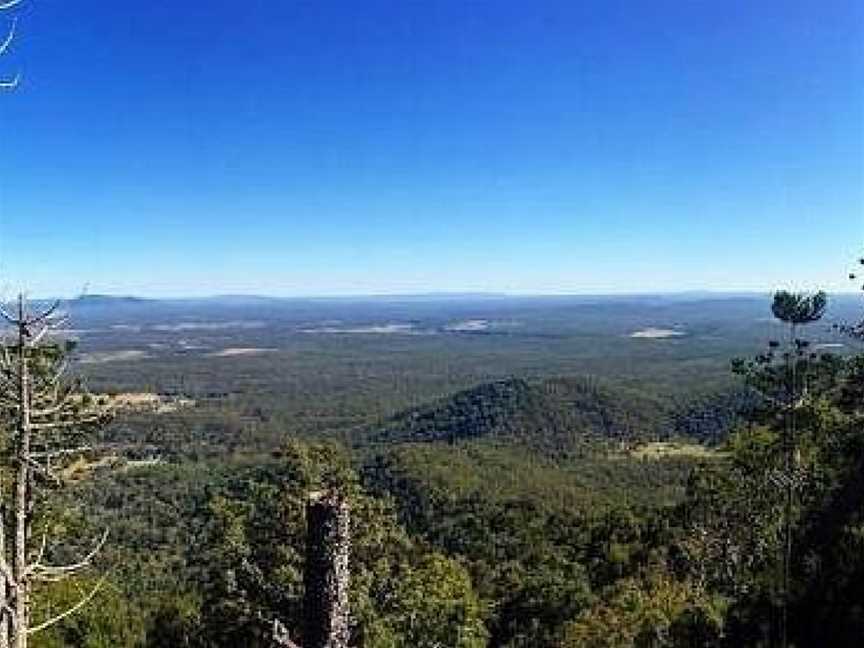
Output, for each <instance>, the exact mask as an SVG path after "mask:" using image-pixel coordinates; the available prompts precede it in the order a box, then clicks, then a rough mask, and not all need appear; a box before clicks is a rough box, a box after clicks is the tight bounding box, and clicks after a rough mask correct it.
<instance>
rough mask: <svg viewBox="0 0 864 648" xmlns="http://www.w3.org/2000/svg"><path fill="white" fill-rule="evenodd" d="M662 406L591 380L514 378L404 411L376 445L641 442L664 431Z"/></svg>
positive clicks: (561, 447)
mask: <svg viewBox="0 0 864 648" xmlns="http://www.w3.org/2000/svg"><path fill="white" fill-rule="evenodd" d="M663 411H664V410H663V407H662V406H661V404H660V403H657V402H654V401H653V400H651V399H649V398H647V397H645V396H641V395H636V394H631V393H629V392H627V393H624V392H621V393H619V392H616V391H615V390H613V389H611V388H609V387H608V386H603V385H599V384H598V383H597V382H596V381H594V380H592V379H586V378H555V379H550V380H546V381H542V382H528V381H526V380H523V379H519V378H510V379H506V380H499V381H494V382H489V383H485V384H482V385H478V386H477V387H473V388H471V389H467V390H464V391H460V392H458V393H456V394H453V395H452V396H450V397H448V398H444V399H440V400H438V401H435V402H433V403H431V404H429V405H425V406H421V407H416V408H411V409H409V410H406V411H404V412H401V413H399V414H397V415H396V416H394V417H393V418H392V419H390V420H389V421H388V422H386V423H385V425H384V426H383V428H379V429H378V430H376V431H374V432H373V433H372V434H371V435H370V436H369V440H370V441H372V442H374V443H388V444H390V443H430V442H447V443H454V442H457V441H462V440H469V439H479V438H487V439H493V440H501V441H515V442H520V443H526V444H528V445H530V446H532V447H535V448H542V449H547V450H551V451H556V452H557V451H567V450H571V449H573V448H575V447H577V446H578V445H579V444H580V443H583V442H584V441H586V440H588V439H607V440H625V441H628V440H629V441H636V440H642V439H646V438H657V437H658V436H660V435H662V433H663V429H664V426H665V422H666V419H665V416H664V413H663Z"/></svg>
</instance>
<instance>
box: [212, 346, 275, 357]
mask: <svg viewBox="0 0 864 648" xmlns="http://www.w3.org/2000/svg"><path fill="white" fill-rule="evenodd" d="M276 351H278V349H266V348H259V347H233V348H230V349H222V350H221V351H214V352H213V353H208V354H207V357H208V358H233V357H235V356H248V355H258V354H261V353H274V352H276Z"/></svg>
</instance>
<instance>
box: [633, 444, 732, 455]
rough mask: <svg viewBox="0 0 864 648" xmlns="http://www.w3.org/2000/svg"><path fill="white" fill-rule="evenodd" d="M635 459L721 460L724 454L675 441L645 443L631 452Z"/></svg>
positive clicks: (697, 445) (700, 446)
mask: <svg viewBox="0 0 864 648" xmlns="http://www.w3.org/2000/svg"><path fill="white" fill-rule="evenodd" d="M629 454H630V456H631V457H634V458H635V459H663V458H665V457H688V458H691V459H720V458H722V457H723V456H724V454H723V453H722V452H718V451H717V450H712V449H710V448H706V447H705V446H703V445H700V444H698V443H676V442H674V441H654V442H651V443H643V444H642V445H639V446H636V447H635V448H633V449H632V450H630V453H629Z"/></svg>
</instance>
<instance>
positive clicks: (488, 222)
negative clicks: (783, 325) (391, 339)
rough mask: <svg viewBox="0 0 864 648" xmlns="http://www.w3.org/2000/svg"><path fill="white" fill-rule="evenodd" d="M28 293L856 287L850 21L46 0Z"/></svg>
mask: <svg viewBox="0 0 864 648" xmlns="http://www.w3.org/2000/svg"><path fill="white" fill-rule="evenodd" d="M25 3H26V4H25V7H24V8H23V9H22V10H21V11H20V12H19V15H20V20H19V34H20V40H19V41H18V42H17V44H16V48H15V50H14V52H13V53H12V55H11V56H9V57H7V58H6V59H5V60H4V61H3V62H2V66H0V69H5V70H9V71H14V70H17V69H20V70H21V71H22V72H23V75H24V82H23V84H22V86H21V87H20V89H19V90H18V91H17V92H16V93H14V94H6V95H3V96H0V286H2V287H4V288H5V289H6V290H15V289H17V288H19V287H21V286H26V287H27V288H28V289H29V290H30V291H31V292H33V293H34V294H45V293H51V294H70V293H74V292H75V291H77V290H80V289H81V288H82V287H83V286H85V285H88V286H89V289H90V290H91V291H93V292H108V293H134V294H141V295H200V294H215V293H239V292H243V293H261V294H264V293H266V294H276V295H308V294H365V293H399V292H412V293H413V292H425V291H478V290H483V291H486V290H488V291H508V292H520V293H522V292H526V293H533V292H537V293H560V292H576V293H579V292H590V293H597V292H655V291H674V290H692V289H712V290H724V289H729V290H742V289H745V290H746V289H752V290H767V289H771V288H774V287H777V286H786V285H790V286H798V287H816V286H821V287H826V288H829V289H847V288H848V286H847V283H846V281H845V280H844V277H845V273H846V272H847V269H848V267H849V266H850V264H851V261H852V260H853V258H854V256H855V255H856V254H857V253H858V251H859V248H861V247H864V9H862V5H861V3H860V2H857V1H853V0H850V1H848V2H845V1H834V0H827V1H826V0H820V1H816V0H808V1H795V0H784V1H782V2H781V1H779V0H775V1H766V2H749V1H747V2H745V1H738V0H731V1H726V2H716V1H714V0H706V1H704V2H696V1H686V0H671V1H665V0H657V1H653V2H642V1H638V0H631V1H629V2H615V1H614V0H597V1H594V2H589V1H586V2H573V1H572V0H569V1H566V2H563V1H562V2H557V1H545V2H544V1H538V2H525V1H519V2H512V1H509V0H490V1H488V2H481V1H468V0H461V1H456V0H454V1H447V2H444V1H440V2H435V1H433V0H424V1H412V0H391V1H388V2H378V1H375V0H364V1H363V2H356V1H353V0H352V1H350V2H349V1H339V2H337V1H332V0H314V1H309V2H293V1H291V0H248V1H247V2H230V3H229V2H223V1H221V0H210V1H208V2H203V1H198V2H176V1H174V0H171V1H169V0H152V1H151V2H147V3H120V2H108V1H104V0H103V1H97V0H76V1H75V2H68V1H66V0H25Z"/></svg>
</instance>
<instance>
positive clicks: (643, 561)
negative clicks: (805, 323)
mask: <svg viewBox="0 0 864 648" xmlns="http://www.w3.org/2000/svg"><path fill="white" fill-rule="evenodd" d="M127 307H128V308H134V304H133V305H127ZM763 309H764V305H763ZM748 312H749V311H748ZM702 326H704V327H705V328H706V330H708V329H710V334H711V335H714V334H716V329H714V328H712V327H711V326H709V325H708V324H702ZM250 330H252V331H254V333H253V334H254V335H262V333H260V332H259V331H258V329H250ZM544 330H545V335H549V336H553V330H551V329H549V328H546V329H544ZM809 333H812V334H814V335H817V334H818V335H822V329H819V330H814V331H810V332H809ZM210 334H211V335H218V336H223V335H225V331H224V330H223V329H216V332H215V333H214V332H211V333H210ZM270 335H272V333H271V334H270ZM532 335H535V334H534V333H532ZM428 337H432V336H428ZM493 337H495V336H489V335H487V336H484V335H477V336H473V337H472V335H467V334H466V335H462V336H455V337H453V338H450V339H449V342H448V344H452V345H453V346H455V347H456V348H457V351H464V350H465V349H469V348H471V349H473V351H472V352H473V353H478V354H480V355H483V354H485V353H487V352H488V350H489V349H490V348H492V347H489V346H487V345H488V344H490V342H489V339H490V338H493ZM778 337H779V334H778ZM417 338H418V339H419V342H416V343H414V342H412V343H411V344H409V341H406V340H403V339H392V338H391V339H390V341H388V342H387V344H385V343H384V342H381V341H377V340H369V338H368V337H363V336H360V335H357V336H354V337H353V338H352V337H351V336H348V337H345V338H340V339H339V340H338V341H337V342H335V343H334V347H333V348H328V349H327V351H326V357H321V356H318V355H316V354H317V353H318V352H317V351H314V352H313V350H312V349H311V348H307V349H306V350H305V351H303V352H301V351H298V350H297V349H296V348H295V349H293V350H291V351H289V352H287V353H288V355H289V357H290V358H291V359H292V362H293V364H290V365H284V364H281V365H280V364H279V361H284V357H282V356H277V355H276V354H274V355H273V356H270V355H258V356H251V355H250V356H249V357H237V358H236V359H231V362H230V363H228V364H226V361H225V360H221V359H219V358H215V357H211V358H203V359H199V360H198V361H193V358H189V357H185V358H181V357H175V356H172V357H171V358H161V357H154V358H151V359H146V360H141V361H136V362H130V363H125V364H124V363H117V364H115V363H104V364H103V363H95V364H91V365H85V368H86V369H87V371H88V373H89V374H90V375H91V384H92V385H98V386H99V387H100V389H105V390H108V391H111V390H113V391H117V390H129V389H134V390H146V389H148V388H149V389H151V390H153V391H158V392H163V393H167V394H168V395H169V396H168V398H169V400H170V399H171V398H175V397H177V396H180V395H182V396H188V397H189V398H190V403H189V404H186V405H182V406H180V405H178V406H176V407H173V406H172V407H167V408H165V409H164V411H155V410H152V411H151V410H147V409H130V410H128V411H125V412H124V413H122V415H121V416H120V417H119V418H118V420H117V421H116V422H115V424H114V425H112V426H111V427H109V428H108V429H106V430H104V431H103V432H102V437H101V438H99V439H96V440H95V441H96V445H97V449H96V450H94V452H93V453H92V454H90V455H87V456H85V458H84V459H83V460H82V461H81V462H80V463H79V464H78V465H77V467H76V470H74V471H71V472H70V473H69V483H68V484H67V485H66V488H65V489H64V490H63V491H62V493H61V499H60V500H59V501H57V502H56V505H55V506H54V508H53V509H52V511H51V512H50V515H49V516H48V519H47V520H46V523H48V524H51V525H53V527H54V529H55V533H56V535H58V537H60V538H61V539H63V540H66V541H67V543H66V546H67V549H65V551H68V552H69V555H74V554H75V549H76V545H77V547H78V548H83V547H84V546H86V544H87V540H88V538H92V537H93V536H94V534H98V533H99V531H100V530H101V529H103V528H106V527H107V528H109V529H110V532H111V534H110V542H109V543H108V544H107V545H106V549H105V551H104V553H103V555H102V556H101V558H100V564H99V565H98V569H97V570H96V571H94V572H93V573H92V574H90V575H88V576H87V577H86V578H85V579H81V580H76V581H69V582H66V583H64V584H63V585H62V587H60V588H59V589H58V588H56V587H54V588H45V589H44V590H41V591H40V592H38V593H37V595H38V596H37V603H38V608H37V610H36V616H37V617H39V616H40V615H41V616H44V615H47V614H48V612H49V611H50V610H56V609H59V608H61V607H62V606H63V604H64V603H67V602H69V601H72V600H75V598H76V595H77V593H78V592H80V591H82V590H84V589H86V587H87V585H88V584H89V582H92V581H93V580H94V579H96V578H98V577H99V572H104V573H107V574H108V581H107V586H106V587H105V588H103V590H102V591H101V592H100V595H99V598H98V600H97V601H94V602H93V603H92V604H90V605H88V606H87V607H86V608H85V609H84V610H82V611H81V612H79V613H78V614H77V615H74V616H72V617H69V618H68V619H66V620H65V621H64V622H63V623H62V624H60V625H58V626H56V627H55V628H54V629H52V630H51V631H49V632H47V633H45V634H43V635H41V636H37V637H36V642H35V644H36V645H37V646H92V647H96V646H105V647H107V646H142V647H143V646H150V647H155V646H166V647H167V646H215V647H218V646H236V645H244V646H247V645H248V646H269V645H271V644H270V634H271V632H272V625H273V622H274V620H277V619H278V620H279V621H280V622H282V623H284V624H285V626H287V627H288V628H290V629H292V632H294V634H296V630H295V629H299V628H301V627H302V624H301V623H300V614H301V604H302V590H303V578H302V570H303V563H304V549H303V548H304V543H305V522H304V515H305V511H304V502H305V497H306V494H307V493H308V492H309V491H311V490H316V489H319V488H321V487H331V486H332V487H337V488H338V489H339V490H341V491H342V492H344V493H346V494H347V496H348V497H349V500H350V502H351V506H352V511H353V513H354V515H353V535H354V546H353V552H352V578H353V585H352V590H351V597H352V600H351V604H352V611H353V614H354V626H353V633H354V639H355V643H356V645H358V646H369V647H385V646H393V647H395V646H429V647H430V648H431V647H432V646H464V647H474V646H477V647H479V646H510V647H517V646H520V647H522V646H524V647H528V646H532V647H533V646H537V647H543V646H550V647H552V646H565V647H577V646H621V647H624V646H742V645H747V646H759V645H764V646H769V645H775V644H776V643H777V642H778V637H779V635H780V628H781V625H782V619H783V618H784V615H783V614H782V610H783V607H784V605H783V604H784V602H785V603H786V604H787V608H788V614H787V615H786V616H787V617H788V619H789V622H788V635H789V640H790V645H796V646H819V645H832V646H842V645H859V644H860V638H861V637H862V636H864V613H862V609H861V607H860V602H861V601H862V600H864V591H862V589H861V588H862V585H861V583H862V582H864V544H862V537H864V499H862V498H864V488H862V486H864V484H862V483H861V480H862V475H864V442H862V440H861V439H862V437H861V435H860V430H861V423H862V417H864V400H862V398H864V357H862V356H857V355H855V354H845V355H842V356H835V355H829V354H825V353H824V351H821V350H814V349H812V348H810V347H807V346H806V345H805V346H802V347H801V349H803V350H801V351H800V352H792V353H791V355H790V356H786V357H784V352H786V353H789V351H787V350H786V347H785V344H786V343H785V342H783V343H782V344H781V345H780V346H778V345H772V346H770V347H768V346H766V348H765V351H764V352H763V350H762V348H761V345H760V344H756V343H754V344H753V345H752V347H750V348H751V349H752V351H751V353H750V354H749V355H750V356H751V357H752V360H747V359H744V360H741V361H738V362H736V363H734V367H733V368H734V372H732V371H729V369H728V366H729V364H728V361H729V359H730V358H731V356H732V355H734V354H733V353H731V351H732V350H741V347H743V346H746V345H743V344H740V340H739V344H738V345H737V346H735V348H734V349H733V348H732V347H731V346H727V347H724V348H726V349H727V350H728V351H730V353H729V355H728V356H727V359H726V366H727V369H726V372H727V374H728V377H727V378H726V379H720V378H718V372H717V371H716V370H715V369H712V370H711V371H710V372H709V374H710V377H709V379H707V380H706V381H704V382H694V383H693V384H690V383H688V380H690V377H691V370H692V367H693V365H692V363H691V362H690V361H688V360H687V359H686V357H687V354H688V353H689V354H690V356H689V357H691V358H692V357H694V356H698V355H699V352H698V344H696V343H695V342H694V341H692V340H691V341H689V342H686V344H687V345H689V346H687V347H686V348H681V347H680V344H681V341H679V340H674V339H673V340H662V341H657V342H650V343H648V344H651V345H653V346H652V349H653V350H652V351H650V354H648V352H647V351H644V352H643V351H637V356H638V354H639V353H646V354H648V355H649V356H650V358H651V362H653V363H655V365H656V367H657V372H658V374H659V375H662V376H664V378H663V380H662V381H660V383H659V384H660V385H662V384H672V383H674V380H673V378H674V377H675V376H676V375H677V376H678V377H679V383H678V385H679V386H678V388H677V389H675V390H674V391H669V390H666V389H663V388H661V387H660V386H659V385H658V384H655V383H652V382H651V379H650V372H646V373H645V374H643V373H642V371H643V369H642V368H641V367H642V365H639V368H638V369H636V370H635V371H634V373H633V374H630V375H625V374H619V375H611V373H612V372H610V373H609V375H601V377H594V376H589V375H588V374H587V373H585V372H575V371H574V372H572V373H570V374H569V375H568V374H566V373H565V372H562V371H561V369H562V363H561V361H560V359H559V360H557V361H556V360H554V359H551V356H550V367H551V369H550V370H549V371H548V372H547V373H545V374H544V373H543V372H542V371H536V370H532V371H519V367H518V364H519V362H521V361H517V362H516V363H515V364H514V363H513V362H512V361H511V360H506V361H505V360H502V358H509V357H510V356H508V355H507V353H506V351H507V350H510V349H512V350H514V353H515V356H516V357H517V358H519V357H520V353H522V351H520V349H523V348H524V346H523V345H526V344H528V341H526V339H525V338H518V336H517V338H518V339H515V340H514V339H509V338H506V339H505V338H502V337H500V336H499V337H495V339H496V341H495V344H496V345H498V347H497V348H498V349H499V350H500V355H496V357H495V358H494V359H490V358H489V357H488V356H487V358H486V362H487V365H486V366H485V367H484V368H483V369H482V371H479V372H478V371H477V364H476V363H475V364H472V363H469V362H467V361H466V363H465V365H461V364H460V363H459V362H458V360H454V362H453V363H452V364H451V363H450V362H447V363H442V361H441V359H440V357H439V358H438V359H437V360H435V359H434V358H432V357H429V356H425V355H422V354H420V355H418V351H417V347H416V345H417V344H419V345H420V346H421V347H422V345H424V344H431V343H433V342H434V344H435V345H439V346H440V345H443V341H442V340H440V339H436V340H434V341H430V340H428V339H426V337H424V336H417ZM532 339H533V340H534V341H535V342H536V344H537V345H539V346H541V347H543V346H544V345H547V344H549V342H548V340H549V339H554V343H553V346H552V347H548V346H547V347H545V351H544V353H551V351H550V349H553V348H554V345H557V344H560V343H561V338H560V337H559V338H549V337H547V338H543V337H534V338H532ZM834 339H836V338H834ZM475 340H477V341H478V344H479V349H481V351H478V350H477V349H478V347H471V343H472V342H473V341H475ZM86 341H87V340H86V338H85V339H84V341H83V342H84V344H86ZM211 342H212V340H211ZM149 343H155V342H148V344H149ZM127 344H128V341H127ZM223 344H228V345H232V344H236V341H235V340H233V339H232V340H230V341H227V340H225V341H223ZM286 344H288V347H289V348H290V347H291V344H293V343H286ZM298 344H300V343H298ZM302 344H312V343H309V342H302ZM314 344H317V342H314ZM412 344H413V345H414V346H412ZM508 344H512V345H514V346H512V347H508V346H507V345H508ZM626 344H630V343H629V342H627V343H626ZM463 345H464V346H463ZM663 345H667V346H666V347H665V349H666V350H665V351H664V350H663V348H664V347H663ZM672 345H679V346H678V347H675V346H672ZM120 346H121V345H120V344H118V348H120ZM384 347H386V348H388V349H389V351H388V352H387V353H386V354H384V355H377V354H379V353H380V352H381V350H382V348H384ZM687 349H689V351H687ZM343 351H344V357H345V363H344V364H342V365H340V364H339V363H338V362H337V361H336V358H338V356H339V354H340V353H341V352H343ZM450 352H451V353H455V352H453V351H452V349H451V351H450ZM280 353H282V352H280ZM570 353H571V357H572V353H573V352H572V351H571V352H570ZM664 354H665V355H666V356H667V357H666V359H665V360H661V359H660V358H662V357H663V356H664ZM679 354H680V356H679ZM457 355H458V353H457ZM527 357H528V356H522V358H523V360H524V359H525V358H527ZM682 358H683V359H682ZM789 358H794V360H791V361H794V362H795V363H796V364H795V366H796V370H797V373H796V376H797V378H796V380H798V381H799V382H800V381H803V380H804V379H806V398H800V399H798V400H796V403H797V405H796V408H795V420H796V428H795V429H796V435H795V438H794V455H793V461H792V462H791V463H789V461H788V452H787V450H788V449H789V447H790V446H789V437H788V429H789V428H788V421H789V410H788V408H786V406H785V405H784V401H782V399H779V400H778V399H777V398H776V396H777V395H778V394H782V392H783V389H784V385H785V384H786V383H785V382H784V381H786V380H787V373H786V369H787V368H788V366H789V365H788V364H784V362H789V361H790V360H789ZM280 359H281V360H280ZM619 360H620V357H619ZM619 360H616V359H615V358H610V360H609V362H613V363H614V362H618V361H619ZM634 362H636V361H634ZM712 362H715V360H712ZM717 362H719V361H717ZM220 363H221V364H220ZM637 364H638V363H637ZM445 365H446V366H445ZM469 365H470V367H469ZM646 366H649V365H646ZM316 367H317V370H316ZM676 367H678V370H679V373H677V374H676ZM136 368H137V369H136ZM277 368H278V370H277ZM424 369H429V372H428V374H424V373H423V372H424ZM136 371H139V372H141V373H140V375H139V376H138V377H137V379H138V380H139V382H136ZM180 372H183V374H182V375H183V378H182V379H181V378H179V377H178V376H179V375H180ZM601 373H602V372H601ZM223 374H224V380H223ZM397 375H398V376H400V377H402V378H405V380H404V381H403V380H402V378H399V379H398V380H397V379H396V376H397ZM387 376H389V378H388V377H387ZM802 377H803V378H802ZM184 381H185V383H184ZM397 383H398V384H399V385H400V387H399V389H395V390H392V391H391V390H390V387H391V386H393V385H395V384H397ZM184 384H185V387H184ZM795 384H796V385H798V383H795ZM192 401H194V402H192ZM171 402H173V401H171ZM657 441H674V442H676V443H675V444H672V443H669V444H663V443H655V442H657ZM694 442H696V443H699V444H702V445H698V446H697V445H694ZM647 450H650V452H649V451H647ZM106 454H107V455H108V460H106V457H105V455H106ZM790 466H791V468H792V469H791V470H790ZM789 479H792V480H794V493H795V497H794V506H793V507H792V509H791V516H788V519H789V520H790V528H791V531H792V542H791V546H792V560H791V562H790V572H791V573H790V582H791V585H790V587H789V588H788V591H787V588H786V587H785V585H784V579H783V575H784V574H783V551H782V549H783V546H784V544H785V542H784V541H785V537H784V530H785V526H784V523H785V521H786V519H787V509H786V504H787V499H786V493H787V489H786V485H787V483H788V481H787V480H789Z"/></svg>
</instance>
